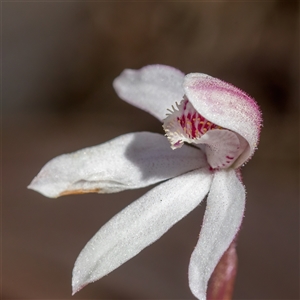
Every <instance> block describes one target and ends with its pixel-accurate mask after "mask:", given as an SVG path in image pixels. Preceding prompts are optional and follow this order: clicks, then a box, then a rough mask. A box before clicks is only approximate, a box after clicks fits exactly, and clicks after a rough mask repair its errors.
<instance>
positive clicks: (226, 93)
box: [183, 73, 262, 167]
mask: <svg viewBox="0 0 300 300" xmlns="http://www.w3.org/2000/svg"><path fill="white" fill-rule="evenodd" d="M183 86H184V90H185V94H186V96H187V97H188V99H189V101H190V102H191V103H192V105H193V106H194V107H195V109H196V110H197V111H198V112H199V113H200V114H201V115H202V116H203V117H205V118H206V119H207V120H209V121H210V122H213V123H214V124H216V125H219V126H221V127H223V128H225V129H230V130H232V131H234V132H237V133H238V134H239V135H240V136H241V137H243V138H244V139H245V140H246V141H247V142H248V144H249V146H248V147H247V148H246V149H245V151H244V152H243V153H242V154H241V156H240V157H239V158H238V159H237V161H236V162H235V167H239V166H240V165H242V164H243V163H244V162H246V161H247V160H248V159H249V158H250V157H251V156H252V155H253V153H254V151H255V149H256V147H257V143H258V139H259V134H260V128H261V122H262V121H261V113H260V110H259V108H258V106H257V104H256V102H255V101H254V100H253V99H252V98H250V97H249V96H248V95H247V94H246V93H245V92H243V91H241V90H240V89H238V88H236V87H234V86H233V85H231V84H228V83H226V82H223V81H221V80H219V79H217V78H213V77H211V76H209V75H205V74H201V73H191V74H188V75H186V77H185V80H184V85H183Z"/></svg>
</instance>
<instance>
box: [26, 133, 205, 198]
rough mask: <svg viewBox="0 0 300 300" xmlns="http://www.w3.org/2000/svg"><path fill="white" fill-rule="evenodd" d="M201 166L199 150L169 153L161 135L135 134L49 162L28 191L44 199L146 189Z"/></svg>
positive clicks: (164, 139)
mask: <svg viewBox="0 0 300 300" xmlns="http://www.w3.org/2000/svg"><path fill="white" fill-rule="evenodd" d="M204 166H207V162H206V159H205V155H204V153H203V152H202V151H199V150H197V149H195V148H192V147H183V148H182V149H180V151H172V150H171V149H170V145H169V143H168V141H167V139H166V138H165V137H164V136H163V135H160V134H155V133H150V132H137V133H129V134H125V135H122V136H119V137H117V138H115V139H113V140H111V141H108V142H106V143H104V144H101V145H98V146H94V147H90V148H86V149H82V150H79V151H77V152H74V153H70V154H64V155H61V156H58V157H56V158H54V159H52V160H51V161H49V162H48V163H47V164H46V165H45V166H44V167H43V168H42V170H41V171H40V173H39V174H38V175H37V176H36V177H35V178H34V179H33V181H32V183H31V184H30V185H29V187H28V188H30V189H33V190H35V191H37V192H39V193H41V194H43V195H45V196H47V197H58V196H62V195H67V194H79V193H90V192H98V193H111V192H118V191H121V190H125V189H135V188H140V187H144V186H148V185H151V184H154V183H157V182H159V181H162V180H165V179H169V178H172V177H175V176H178V175H181V174H183V173H186V172H188V171H191V170H195V169H197V168H201V167H204Z"/></svg>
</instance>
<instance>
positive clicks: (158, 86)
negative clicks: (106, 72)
mask: <svg viewBox="0 0 300 300" xmlns="http://www.w3.org/2000/svg"><path fill="white" fill-rule="evenodd" d="M183 79H184V74H183V73H182V72H181V71H179V70H177V69H174V68H172V67H169V66H164V65H150V66H146V67H144V68H142V69H140V70H131V69H126V70H124V71H123V72H122V73H121V75H120V76H119V77H117V78H116V79H115V80H114V82H113V86H114V88H115V90H116V92H117V94H118V95H119V97H120V98H121V99H123V100H125V101H126V102H128V103H130V104H132V105H134V106H136V107H138V108H140V109H143V110H145V111H147V112H148V113H150V114H152V115H153V116H154V117H156V118H158V119H159V120H160V121H162V120H163V119H164V118H165V117H166V114H167V109H169V108H171V107H172V105H174V104H175V102H176V101H177V102H180V100H181V99H182V97H183V95H184V91H183V88H182V84H183Z"/></svg>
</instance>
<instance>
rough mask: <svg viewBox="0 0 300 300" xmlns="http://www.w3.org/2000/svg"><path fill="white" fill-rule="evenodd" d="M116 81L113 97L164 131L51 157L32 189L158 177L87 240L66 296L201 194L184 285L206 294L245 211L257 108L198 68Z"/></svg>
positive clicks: (159, 69) (69, 189) (75, 189)
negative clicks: (244, 169)
mask: <svg viewBox="0 0 300 300" xmlns="http://www.w3.org/2000/svg"><path fill="white" fill-rule="evenodd" d="M113 85H114V88H115V90H116V92H117V94H118V95H119V96H120V98H122V99H123V100H125V101H127V102H129V103H130V104H132V105H134V106H137V107H139V108H141V109H143V110H145V111H147V112H149V113H150V114H152V115H153V116H155V117H156V118H158V119H159V120H160V121H161V122H163V128H164V130H165V133H166V136H167V138H166V137H165V136H163V135H160V134H156V133H150V132H137V133H129V134H125V135H122V136H120V137H117V138H115V139H113V140H111V141H108V142H106V143H104V144H102V145H98V146H95V147H90V148H86V149H83V150H80V151H77V152H74V153H71V154H64V155H61V156H58V157H56V158H54V159H53V160H51V161H50V162H48V163H47V164H46V165H45V166H44V167H43V169H42V170H41V171H40V173H39V174H38V175H37V176H36V177H35V178H34V180H33V181H32V183H31V184H30V185H29V188H30V189H33V190H35V191H38V192H40V193H41V194H43V195H45V196H47V197H58V196H62V195H66V194H76V193H89V192H98V193H111V192H119V191H122V190H126V189H136V188H140V187H145V186H149V185H152V184H155V183H158V182H162V183H161V184H159V185H157V186H156V187H154V188H153V189H152V190H150V191H149V192H147V193H146V194H145V195H143V196H142V197H141V198H139V199H138V200H136V201H135V202H133V203H132V204H130V205H129V206H127V207H126V208H125V209H123V210H122V211H121V212H120V213H118V214H117V215H116V216H114V217H113V218H112V219H111V220H110V221H109V222H107V223H106V224H105V225H104V226H103V227H102V228H101V229H100V230H99V231H98V232H97V233H96V234H95V236H94V237H93V238H92V239H91V240H90V241H89V242H88V243H87V245H86V246H85V247H84V249H83V250H82V251H81V253H80V255H79V257H78V258H77V260H76V263H75V266H74V270H73V279H72V286H73V294H74V293H76V292H78V291H79V290H80V289H81V288H83V287H84V286H85V285H87V284H89V283H91V282H94V281H96V280H98V279H100V278H101V277H103V276H104V275H106V274H108V273H110V272H111V271H113V270H114V269H116V268H118V267H119V266H120V265H122V264H123V263H125V262H126V261H128V260H129V259H131V258H132V257H134V256H135V255H137V254H138V253H139V252H140V251H142V250H143V249H144V248H145V247H147V246H149V245H150V244H152V243H153V242H155V241H156V240H157V239H159V238H160V237H161V236H162V235H163V234H164V233H165V232H166V231H168V230H169V229H170V227H172V226H173V225H174V224H175V223H177V222H178V221H179V220H181V219H182V218H183V217H184V216H186V215H187V214H188V213H189V212H190V211H192V210H193V209H194V208H195V207H197V206H198V205H199V204H200V203H201V201H202V200H203V199H204V198H205V196H206V195H208V197H207V208H206V211H205V215H204V220H203V225H202V229H201V232H200V236H199V240H198V242H197V245H196V247H195V249H194V251H193V253H192V256H191V259H190V265H189V285H190V289H191V291H192V293H193V294H194V295H195V297H196V298H198V299H206V291H207V283H208V280H209V278H210V276H211V274H212V272H213V270H214V268H215V267H216V265H217V263H218V261H219V260H220V258H221V257H222V255H223V253H224V252H225V251H226V250H227V248H228V247H229V245H230V244H231V242H232V241H233V239H234V238H235V236H236V234H237V232H238V230H239V228H240V225H241V222H242V218H243V215H244V208H245V188H244V186H243V184H242V182H241V180H240V176H239V175H238V174H239V168H240V167H241V166H242V165H243V164H244V163H245V162H246V161H248V160H249V158H250V157H251V156H252V155H253V153H254V151H255V149H256V147H257V143H258V139H259V134H260V127H261V113H260V111H259V108H258V106H257V104H256V102H255V101H254V100H253V99H252V98H250V97H249V96H248V95H247V94H246V93H244V92H243V91H241V90H239V89H237V88H236V87H234V86H232V85H230V84H228V83H225V82H223V81H221V80H219V79H216V78H213V77H210V76H208V75H204V74H201V73H192V74H188V75H186V76H185V75H184V74H183V73H182V72H180V71H178V70H176V69H174V68H172V67H168V66H163V65H151V66H146V67H144V68H142V69H140V70H125V71H124V72H123V73H122V74H121V75H120V76H119V77H118V78H116V79H115V81H114V84H113ZM168 140H169V142H170V144H171V147H170V144H169V142H168ZM171 148H172V149H175V150H174V151H173V150H172V149H171ZM178 148H180V149H178Z"/></svg>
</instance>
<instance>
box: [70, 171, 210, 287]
mask: <svg viewBox="0 0 300 300" xmlns="http://www.w3.org/2000/svg"><path fill="white" fill-rule="evenodd" d="M211 179H212V174H211V173H210V172H209V171H208V170H204V169H202V170H195V171H192V172H189V173H187V174H184V175H181V176H179V177H176V178H174V179H171V180H169V181H167V182H164V183H162V184H160V185H158V186H157V187H155V188H153V189H152V190H151V191H149V192H148V193H146V194H145V195H144V196H142V197H141V198H140V199H138V200H137V201H135V202H133V203H132V204H131V205H129V206H127V207H126V208H125V209H124V210H123V211H121V212H120V213H119V214H117V215H116V216H114V217H113V218H112V219H111V220H110V221H109V222H108V223H106V224H105V225H104V226H103V227H102V228H101V229H100V230H99V231H98V232H97V233H96V235H95V236H94V237H93V238H92V239H91V240H90V241H89V242H88V243H87V245H86V246H85V248H84V249H83V250H82V252H81V253H80V255H79V257H78V258H77V260H76V263H75V266H74V270H73V279H72V285H73V293H76V292H77V291H79V290H80V289H81V288H83V287H84V286H85V285H87V284H88V283H91V282H93V281H96V280H98V279H100V278H101V277H103V276H104V275H106V274H108V273H109V272H111V271H113V270H114V269H116V268H117V267H119V266H120V265H122V264H123V263H124V262H126V261H127V260H129V259H131V258H132V257H134V256H135V255H137V254H138V253H139V252H140V251H141V250H143V249H144V248H145V247H147V246H148V245H150V244H152V243H153V242H154V241H156V240H157V239H159V238H160V237H161V236H162V235H163V234H164V233H165V232H166V231H168V230H169V228H170V227H172V226H173V225H174V224H175V223H177V222H178V221H179V220H181V219H182V218H183V217H184V216H185V215H187V214H188V213H189V212H190V211H191V210H193V209H194V208H195V207H196V206H197V205H199V203H200V202H201V200H202V199H203V198H204V197H205V195H206V194H207V192H208V190H209V187H210V184H211Z"/></svg>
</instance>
